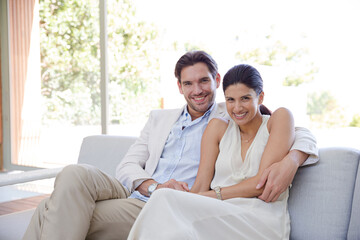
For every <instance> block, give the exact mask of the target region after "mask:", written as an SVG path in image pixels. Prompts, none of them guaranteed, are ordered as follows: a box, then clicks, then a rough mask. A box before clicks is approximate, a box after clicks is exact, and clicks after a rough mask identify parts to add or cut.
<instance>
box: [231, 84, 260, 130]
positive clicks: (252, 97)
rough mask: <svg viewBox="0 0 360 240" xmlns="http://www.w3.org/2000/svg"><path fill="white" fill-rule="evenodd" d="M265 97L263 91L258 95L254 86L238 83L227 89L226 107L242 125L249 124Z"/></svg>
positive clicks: (257, 112) (232, 116)
mask: <svg viewBox="0 0 360 240" xmlns="http://www.w3.org/2000/svg"><path fill="white" fill-rule="evenodd" d="M263 98H264V93H263V92H261V93H260V95H259V96H257V94H256V92H255V91H254V89H252V88H248V87H247V86H246V85H245V84H242V83H238V84H234V85H230V86H228V87H227V89H226V90H225V101H226V109H227V111H228V113H229V115H230V117H231V118H232V119H233V120H234V121H235V122H236V123H237V124H238V125H239V126H240V125H246V124H248V123H249V122H250V121H251V120H252V119H253V118H254V117H255V116H256V115H257V114H259V115H261V114H260V111H259V106H260V104H261V103H262V101H263Z"/></svg>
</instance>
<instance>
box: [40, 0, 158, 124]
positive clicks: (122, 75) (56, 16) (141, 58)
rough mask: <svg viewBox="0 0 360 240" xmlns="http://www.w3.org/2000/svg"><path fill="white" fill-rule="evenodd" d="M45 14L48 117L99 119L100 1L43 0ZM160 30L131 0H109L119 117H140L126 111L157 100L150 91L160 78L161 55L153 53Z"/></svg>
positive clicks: (113, 97)
mask: <svg viewBox="0 0 360 240" xmlns="http://www.w3.org/2000/svg"><path fill="white" fill-rule="evenodd" d="M40 19H41V21H40V31H41V32H40V34H41V40H40V41H41V44H40V47H41V50H40V51H41V65H42V69H41V72H42V95H43V97H44V102H45V107H46V109H45V111H44V114H43V116H44V118H43V122H44V123H49V122H50V121H60V122H63V123H69V124H73V125H83V124H99V123H100V43H99V35H100V29H99V1H94V0H66V1H65V0H41V1H40ZM156 36H157V32H156V31H155V30H154V28H152V27H150V26H147V25H145V24H144V23H141V22H139V21H138V20H137V19H136V18H135V9H134V8H133V7H132V6H131V3H130V1H129V0H113V1H108V44H109V51H108V53H109V55H110V56H109V62H110V65H109V78H110V84H109V90H110V105H111V109H112V111H111V113H110V114H111V117H112V118H116V119H118V120H117V122H118V123H120V122H121V123H124V122H132V121H135V120H137V119H138V118H139V116H136V117H135V118H133V119H130V118H129V115H128V114H125V116H124V117H119V116H120V115H121V114H122V113H126V112H131V111H133V109H140V110H139V111H140V112H146V113H147V112H148V111H149V108H153V107H156V106H158V99H154V97H149V96H150V95H152V93H153V92H154V91H156V89H157V84H158V82H159V81H158V80H159V79H158V77H157V76H159V74H158V69H159V66H158V60H157V57H156V55H153V54H151V53H152V52H155V50H154V48H155V47H156V44H154V41H155V39H156ZM150 56H151V57H150ZM154 56H155V57H154ZM152 96H153V95H152ZM155 96H156V94H155ZM134 99H137V101H134ZM145 101H146V102H145ZM129 103H132V104H131V105H130V104H129Z"/></svg>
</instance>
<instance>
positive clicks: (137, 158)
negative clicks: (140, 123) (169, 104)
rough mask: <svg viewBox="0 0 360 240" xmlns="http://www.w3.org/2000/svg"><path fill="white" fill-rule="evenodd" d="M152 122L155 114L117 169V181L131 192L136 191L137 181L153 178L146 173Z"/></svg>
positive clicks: (150, 117) (151, 115)
mask: <svg viewBox="0 0 360 240" xmlns="http://www.w3.org/2000/svg"><path fill="white" fill-rule="evenodd" d="M152 121H153V114H152V112H151V113H150V116H149V119H148V121H147V123H146V124H145V126H144V128H143V129H142V131H141V133H140V137H139V138H138V139H137V140H136V141H135V143H134V144H133V145H132V146H131V147H130V148H129V150H128V152H127V153H126V155H125V156H124V158H123V159H122V161H121V162H120V163H119V165H118V166H117V168H116V179H118V180H119V181H120V182H121V183H122V184H123V185H124V186H125V187H126V188H127V189H128V190H129V191H130V192H133V191H134V190H135V189H134V188H135V187H136V186H135V184H134V182H135V181H137V180H146V179H150V178H151V175H150V174H149V173H148V172H146V171H145V164H146V161H147V160H148V159H149V156H150V153H149V146H148V145H149V133H150V129H151V126H152Z"/></svg>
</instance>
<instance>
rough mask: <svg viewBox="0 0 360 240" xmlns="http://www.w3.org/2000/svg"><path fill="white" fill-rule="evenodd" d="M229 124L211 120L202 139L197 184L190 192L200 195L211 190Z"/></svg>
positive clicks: (215, 119)
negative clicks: (217, 160)
mask: <svg viewBox="0 0 360 240" xmlns="http://www.w3.org/2000/svg"><path fill="white" fill-rule="evenodd" d="M227 126H228V124H227V123H226V122H225V121H224V120H220V119H217V118H214V119H212V120H210V122H209V124H208V126H207V127H206V129H205V131H204V134H203V136H202V139H201V155H200V156H201V157H200V165H199V170H198V173H197V176H196V179H195V183H194V185H193V187H192V188H191V190H190V192H193V193H198V192H203V191H208V190H210V183H211V180H212V179H213V177H214V173H215V162H216V159H217V157H218V155H219V144H220V141H221V138H222V137H223V135H224V133H225V131H226V128H227Z"/></svg>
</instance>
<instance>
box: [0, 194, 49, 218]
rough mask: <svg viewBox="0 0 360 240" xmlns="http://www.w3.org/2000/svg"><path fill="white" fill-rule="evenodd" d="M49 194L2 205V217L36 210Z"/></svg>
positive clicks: (0, 208) (0, 204)
mask: <svg viewBox="0 0 360 240" xmlns="http://www.w3.org/2000/svg"><path fill="white" fill-rule="evenodd" d="M48 196H50V195H49V194H45V195H40V196H36V197H29V198H24V199H19V200H14V201H10V202H3V203H0V215H5V214H9V213H14V212H19V211H24V210H28V209H31V208H36V207H37V205H38V204H39V203H40V202H41V201H42V200H43V199H44V198H46V197H48Z"/></svg>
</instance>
